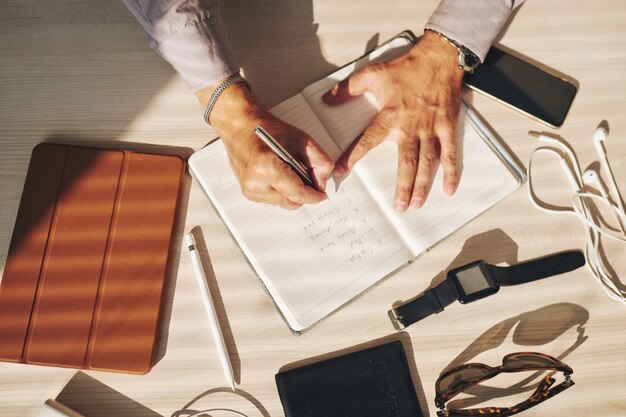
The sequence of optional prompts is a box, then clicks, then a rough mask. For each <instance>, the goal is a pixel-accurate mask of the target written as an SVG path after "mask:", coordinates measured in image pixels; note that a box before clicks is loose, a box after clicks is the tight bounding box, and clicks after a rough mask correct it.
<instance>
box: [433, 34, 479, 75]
mask: <svg viewBox="0 0 626 417" xmlns="http://www.w3.org/2000/svg"><path fill="white" fill-rule="evenodd" d="M424 30H425V31H426V30H428V31H430V32H433V33H436V34H437V35H439V36H441V37H442V38H443V39H445V40H446V41H448V42H450V43H451V44H452V45H453V46H454V47H455V48H456V49H457V50H458V51H459V56H458V66H459V69H461V70H463V71H465V72H469V73H473V72H474V70H475V69H476V67H478V66H479V65H480V58H478V56H477V55H476V54H475V53H474V52H472V51H471V50H470V49H468V48H467V47H465V46H464V45H461V44H460V43H459V42H457V41H455V40H454V39H452V38H449V37H447V36H446V35H444V34H443V33H441V32H438V31H436V30H434V29H431V28H426V29H424Z"/></svg>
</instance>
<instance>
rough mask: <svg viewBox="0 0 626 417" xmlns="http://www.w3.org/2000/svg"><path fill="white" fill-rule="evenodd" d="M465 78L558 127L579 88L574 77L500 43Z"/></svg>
mask: <svg viewBox="0 0 626 417" xmlns="http://www.w3.org/2000/svg"><path fill="white" fill-rule="evenodd" d="M464 82H465V84H466V85H468V86H469V87H470V88H471V89H473V90H476V91H479V92H481V93H484V94H486V95H487V96H489V97H491V98H493V99H495V100H497V101H499V102H501V103H504V104H506V105H508V106H510V107H512V108H514V109H515V110H518V111H520V112H522V113H524V114H526V115H527V116H529V117H531V118H533V119H536V120H538V121H540V122H543V123H545V124H547V125H548V126H550V127H555V128H556V127H560V126H561V125H562V124H563V121H564V120H565V116H566V115H567V112H568V111H569V108H570V106H571V105H572V102H573V101H574V97H575V96H576V92H577V90H578V83H577V82H576V80H574V79H572V78H571V77H568V76H566V75H564V74H561V73H559V72H557V71H556V70H553V69H551V68H548V67H545V66H543V65H541V64H539V63H535V62H534V61H532V60H531V59H530V58H527V57H524V56H522V55H520V54H518V53H516V52H514V51H510V50H505V49H504V48H497V47H492V48H491V49H490V50H489V53H488V54H487V56H486V57H485V61H484V62H483V63H482V64H481V65H479V66H478V68H476V70H475V71H474V73H473V74H470V73H467V74H465V78H464Z"/></svg>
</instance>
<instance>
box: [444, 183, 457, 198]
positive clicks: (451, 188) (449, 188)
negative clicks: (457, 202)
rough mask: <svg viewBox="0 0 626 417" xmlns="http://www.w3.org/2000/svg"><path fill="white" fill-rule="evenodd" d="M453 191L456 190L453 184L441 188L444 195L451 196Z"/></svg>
mask: <svg viewBox="0 0 626 417" xmlns="http://www.w3.org/2000/svg"><path fill="white" fill-rule="evenodd" d="M455 191H456V187H454V186H453V185H448V186H446V187H445V188H444V190H443V192H444V194H445V195H446V197H452V195H453V194H454V192H455Z"/></svg>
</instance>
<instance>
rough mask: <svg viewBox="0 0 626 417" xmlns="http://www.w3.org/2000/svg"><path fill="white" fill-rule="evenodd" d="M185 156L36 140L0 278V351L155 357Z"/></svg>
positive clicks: (130, 363)
mask: <svg viewBox="0 0 626 417" xmlns="http://www.w3.org/2000/svg"><path fill="white" fill-rule="evenodd" d="M184 169H185V164H184V162H183V160H182V159H181V158H179V157H177V156H166V155H154V154H145V153H137V152H131V151H118V150H105V149H94V148H85V147H78V146H67V145H56V144H40V145H38V146H36V147H35V149H34V150H33V153H32V156H31V160H30V165H29V168H28V173H27V175H26V182H25V184H24V190H23V192H22V199H21V201H20V206H19V209H18V213H17V219H16V223H15V227H14V230H13V237H12V239H11V244H10V247H9V253H8V256H7V261H6V264H5V268H4V275H3V277H2V281H1V282H0V335H1V336H0V360H3V361H10V362H23V363H30V364H38V365H52V366H64V367H73V368H83V369H98V370H107V371H120V372H130V373H146V372H148V371H149V370H150V368H151V367H152V362H153V355H154V350H155V345H156V341H157V337H158V322H159V311H160V307H161V301H162V300H161V299H162V295H163V293H164V286H165V279H166V275H167V270H168V261H169V258H170V242H171V240H172V238H173V232H174V225H175V220H176V207H177V205H178V201H179V196H180V191H181V188H182V187H181V185H182V182H183V177H184Z"/></svg>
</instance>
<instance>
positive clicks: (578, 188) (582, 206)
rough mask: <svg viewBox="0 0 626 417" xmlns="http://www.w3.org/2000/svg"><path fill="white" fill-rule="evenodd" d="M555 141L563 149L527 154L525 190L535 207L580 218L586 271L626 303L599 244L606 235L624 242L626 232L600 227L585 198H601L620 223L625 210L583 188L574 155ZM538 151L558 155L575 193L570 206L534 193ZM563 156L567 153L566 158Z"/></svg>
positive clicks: (603, 287)
mask: <svg viewBox="0 0 626 417" xmlns="http://www.w3.org/2000/svg"><path fill="white" fill-rule="evenodd" d="M554 143H556V142H554ZM558 144H559V146H562V147H563V149H564V151H565V152H563V151H561V150H559V149H556V148H550V147H540V148H537V149H535V150H534V151H533V153H532V154H531V155H530V160H529V162H528V194H529V197H530V201H531V202H532V203H533V205H534V206H535V207H536V208H537V209H538V210H540V211H542V212H545V213H549V214H562V213H566V214H571V215H573V216H575V217H576V218H577V219H578V220H580V222H581V223H582V224H583V225H584V226H585V257H586V258H587V264H586V265H587V268H588V270H589V272H591V274H592V275H593V276H594V278H595V279H596V280H597V281H598V283H599V284H600V285H601V286H602V289H603V290H604V291H605V292H606V294H607V295H608V296H609V297H610V298H612V299H614V300H617V301H621V302H622V303H626V293H625V292H624V291H622V290H620V289H619V288H618V286H617V285H616V283H615V282H614V280H613V279H612V278H611V275H610V274H609V273H607V272H606V269H605V266H604V262H603V261H602V259H601V257H600V248H599V245H600V238H601V237H607V238H610V239H613V240H615V241H617V242H621V243H626V235H625V234H624V233H623V232H618V231H615V230H611V229H610V228H607V227H602V225H601V224H598V222H597V221H596V217H594V216H593V214H592V213H593V211H592V210H591V209H590V207H589V201H587V200H586V199H591V200H597V201H601V202H602V203H603V204H605V205H607V206H608V207H609V208H610V210H611V212H612V213H613V215H614V216H615V218H616V219H617V221H618V224H620V225H621V224H623V223H622V222H624V220H626V218H625V216H624V213H622V212H621V211H620V209H619V208H618V207H617V206H616V205H614V204H613V203H612V202H611V201H610V200H608V199H606V198H604V197H602V196H600V195H597V194H593V193H589V192H583V190H582V187H583V180H582V174H581V170H580V167H579V165H578V161H577V159H576V156H575V155H574V154H573V151H572V150H571V149H570V148H569V146H568V145H567V144H565V143H563V142H561V141H559V142H558ZM538 153H546V154H550V155H553V156H556V157H557V158H558V159H559V162H560V163H561V166H562V167H563V169H564V171H565V174H566V176H567V177H568V179H569V180H570V182H571V185H572V187H573V188H574V190H575V194H574V196H573V197H572V200H571V201H572V205H571V208H570V207H558V206H551V205H549V204H547V203H545V202H544V201H542V200H541V199H539V198H538V197H537V195H536V194H535V190H534V187H533V176H532V162H533V157H534V156H535V155H536V154H538ZM565 156H567V159H566V158H565ZM568 159H569V160H568ZM615 198H616V199H619V198H620V196H619V195H617V196H616V197H615Z"/></svg>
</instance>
